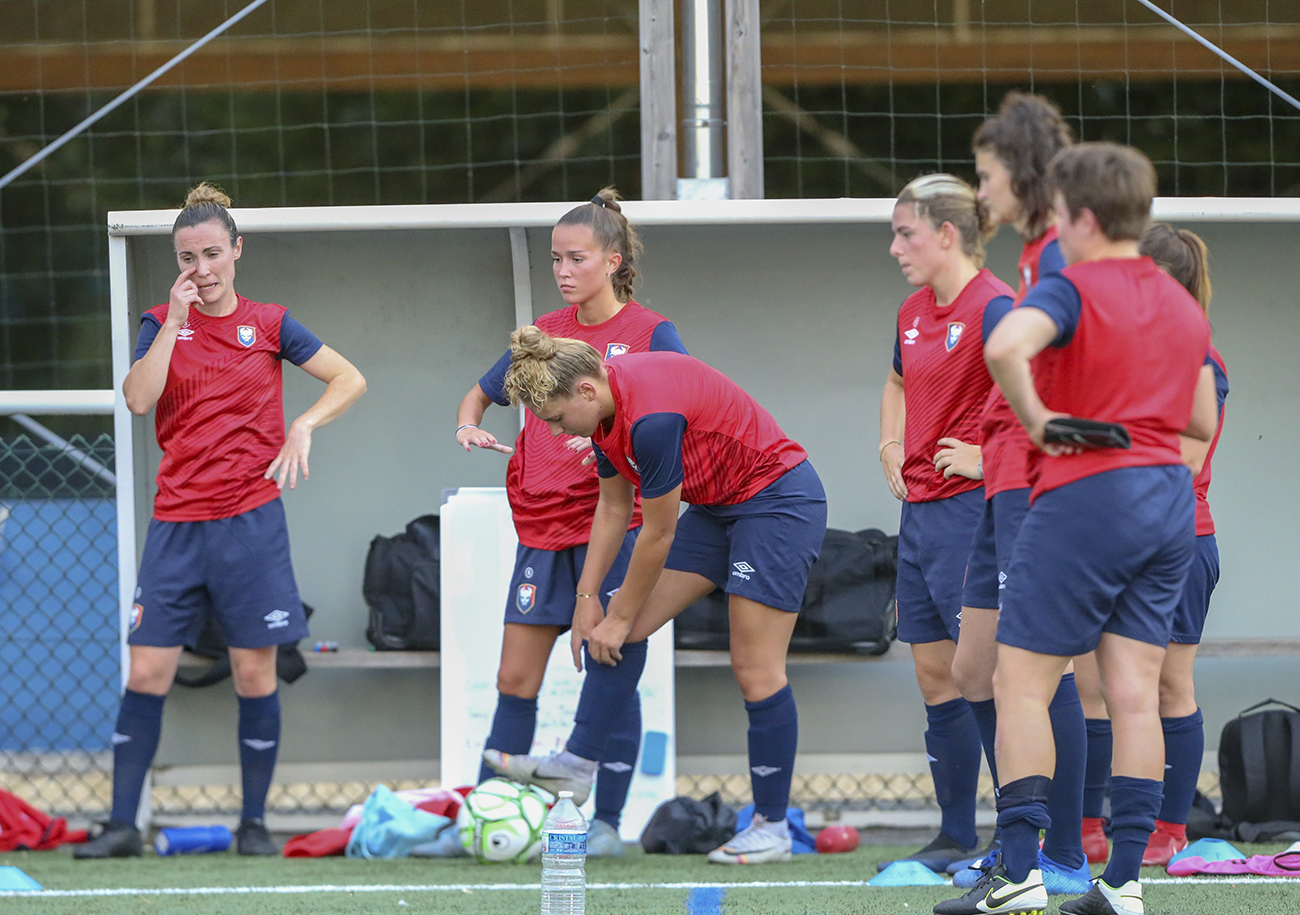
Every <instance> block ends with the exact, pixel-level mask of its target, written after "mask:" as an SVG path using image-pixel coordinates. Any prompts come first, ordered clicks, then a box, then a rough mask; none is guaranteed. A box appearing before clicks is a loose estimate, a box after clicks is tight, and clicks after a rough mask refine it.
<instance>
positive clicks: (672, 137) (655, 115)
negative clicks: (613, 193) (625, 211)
mask: <svg viewBox="0 0 1300 915" xmlns="http://www.w3.org/2000/svg"><path fill="white" fill-rule="evenodd" d="M640 29H641V30H640V40H639V46H640V47H639V52H640V76H641V199H642V200H673V199H675V198H676V197H677V62H676V57H677V54H676V47H677V35H676V32H675V30H674V27H673V0H641V25H640Z"/></svg>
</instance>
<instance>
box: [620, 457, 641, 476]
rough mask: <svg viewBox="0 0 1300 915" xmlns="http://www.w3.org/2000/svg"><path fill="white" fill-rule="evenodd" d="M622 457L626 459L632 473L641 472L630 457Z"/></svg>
mask: <svg viewBox="0 0 1300 915" xmlns="http://www.w3.org/2000/svg"><path fill="white" fill-rule="evenodd" d="M623 457H624V458H626V459H627V466H629V467H631V468H632V470H633V471H634V472H636V473H640V472H641V468H640V467H638V466H636V461H635V460H634V459H633V457H632V455H630V454H625V455H623Z"/></svg>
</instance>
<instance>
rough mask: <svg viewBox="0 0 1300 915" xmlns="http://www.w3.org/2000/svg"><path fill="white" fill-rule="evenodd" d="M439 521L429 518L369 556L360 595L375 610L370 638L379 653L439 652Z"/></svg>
mask: <svg viewBox="0 0 1300 915" xmlns="http://www.w3.org/2000/svg"><path fill="white" fill-rule="evenodd" d="M440 553H441V544H440V539H439V532H438V516H437V515H424V516H422V517H419V518H416V519H415V520H414V521H412V522H411V523H410V524H408V525H406V530H405V531H404V532H402V533H400V534H395V535H394V536H392V537H383V536H379V537H376V538H375V539H374V540H372V541H370V551H369V552H368V553H367V554H366V570H365V575H364V577H363V578H362V583H361V595H362V597H364V598H365V600H366V606H367V607H369V608H370V621H369V624H368V625H367V626H366V638H367V639H369V641H370V644H371V645H374V646H375V648H377V649H379V650H380V651H437V650H438V645H439V643H440V640H441V631H440V628H439V626H440V610H441V606H442V596H441V587H442V580H441V577H442V563H441V562H440Z"/></svg>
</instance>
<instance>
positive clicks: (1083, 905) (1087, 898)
mask: <svg viewBox="0 0 1300 915" xmlns="http://www.w3.org/2000/svg"><path fill="white" fill-rule="evenodd" d="M1061 911H1062V912H1064V913H1065V915H1143V911H1144V910H1143V907H1142V884H1140V883H1138V882H1137V881H1136V880H1130V881H1128V883H1125V884H1124V885H1123V886H1120V887H1111V886H1110V885H1109V884H1107V883H1106V881H1105V880H1102V879H1101V878H1100V877H1098V878H1097V879H1096V880H1094V881H1093V882H1092V886H1091V888H1089V890H1088V892H1087V893H1085V894H1083V895H1082V896H1080V897H1079V898H1077V899H1071V900H1069V901H1068V902H1063V903H1061Z"/></svg>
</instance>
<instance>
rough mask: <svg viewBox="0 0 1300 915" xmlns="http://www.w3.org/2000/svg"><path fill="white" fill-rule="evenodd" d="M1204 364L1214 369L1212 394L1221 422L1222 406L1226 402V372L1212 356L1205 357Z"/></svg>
mask: <svg viewBox="0 0 1300 915" xmlns="http://www.w3.org/2000/svg"><path fill="white" fill-rule="evenodd" d="M1205 364H1206V365H1208V366H1211V367H1213V369H1214V396H1215V399H1216V400H1217V401H1218V404H1219V422H1223V406H1224V404H1226V403H1227V402H1228V373H1227V372H1225V371H1224V370H1223V367H1222V366H1220V365H1219V363H1217V362H1215V361H1214V358H1213V357H1212V356H1208V355H1207V356H1206V357H1205Z"/></svg>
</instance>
